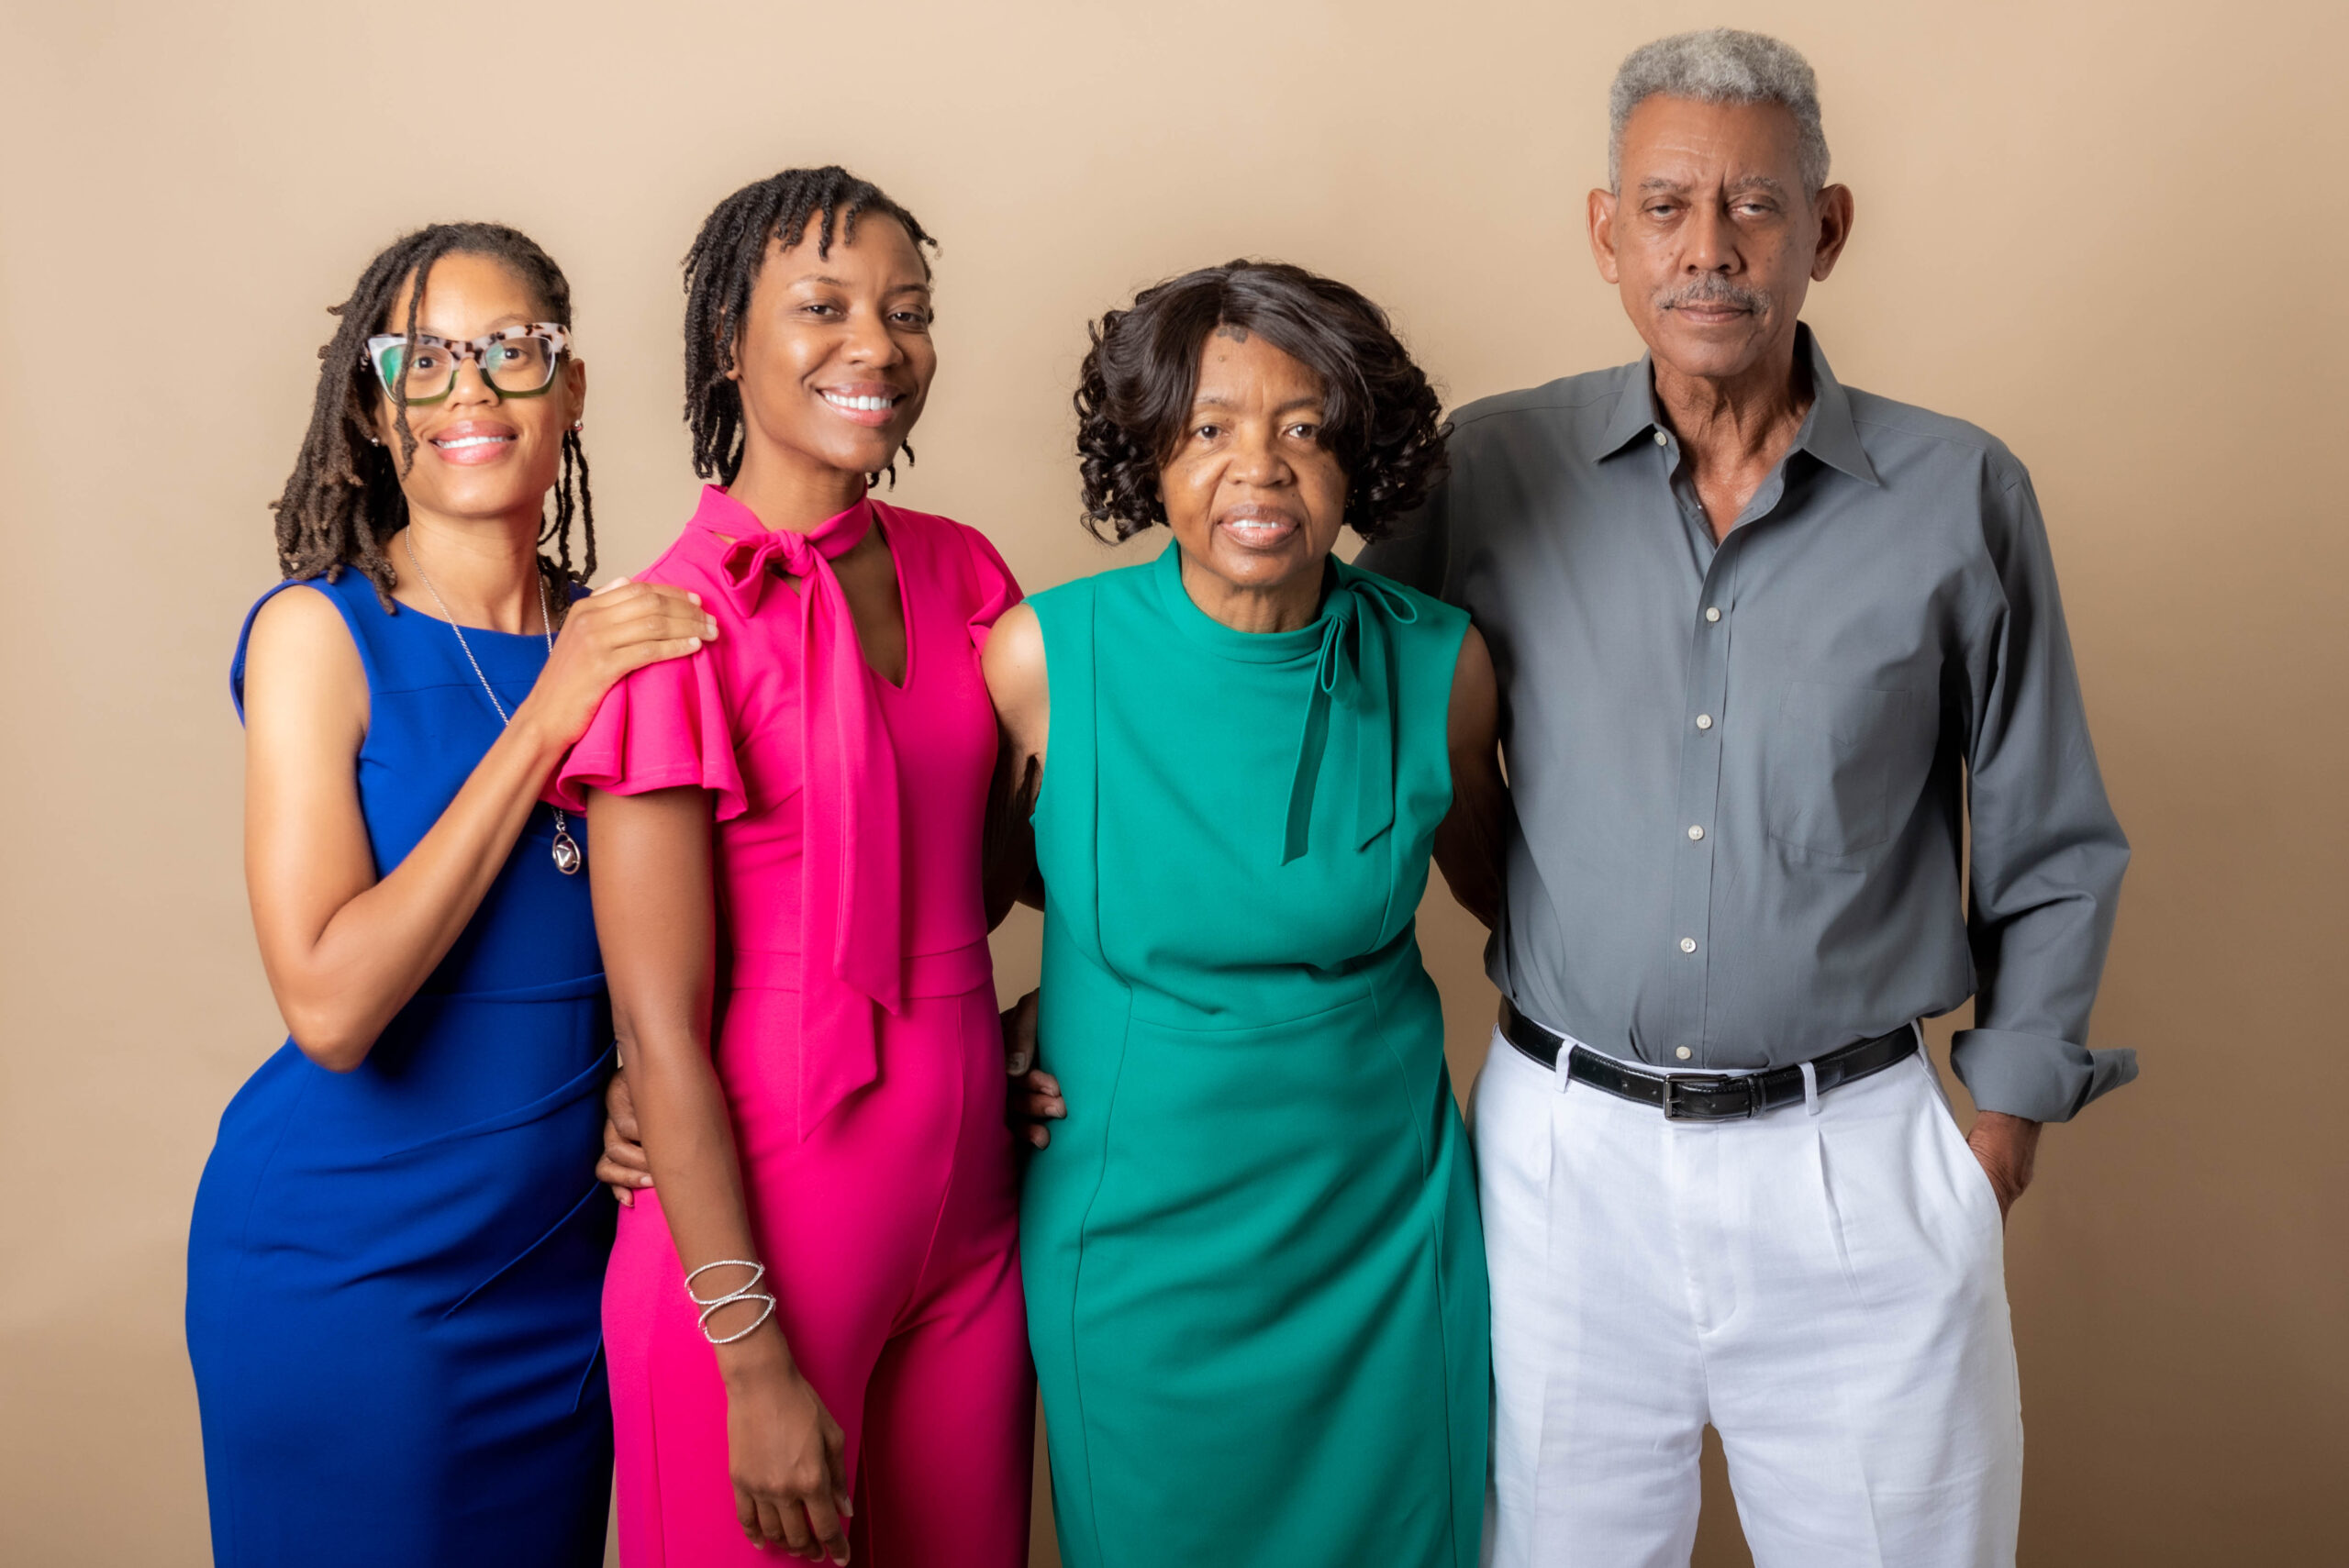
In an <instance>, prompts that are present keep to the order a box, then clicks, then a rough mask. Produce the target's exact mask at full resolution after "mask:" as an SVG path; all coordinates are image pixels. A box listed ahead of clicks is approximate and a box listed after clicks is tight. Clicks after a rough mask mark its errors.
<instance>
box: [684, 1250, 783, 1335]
mask: <svg viewBox="0 0 2349 1568" xmlns="http://www.w3.org/2000/svg"><path fill="white" fill-rule="evenodd" d="M712 1269H748V1270H750V1271H751V1277H750V1278H749V1279H746V1280H744V1281H743V1282H742V1283H741V1284H740V1285H738V1286H737V1287H735V1288H734V1289H732V1290H729V1291H728V1292H726V1293H725V1294H724V1295H723V1296H696V1295H695V1294H694V1281H696V1280H697V1279H699V1278H700V1277H701V1276H702V1275H704V1274H706V1273H709V1271H710V1270H712ZM766 1277H767V1266H766V1265H765V1264H764V1263H761V1262H753V1261H752V1260H751V1259H749V1258H720V1259H718V1261H717V1262H714V1263H704V1264H703V1265H702V1266H701V1267H699V1268H697V1269H695V1270H693V1271H692V1272H691V1273H687V1274H686V1275H685V1299H686V1300H687V1301H690V1302H692V1303H693V1304H694V1305H695V1306H696V1307H700V1308H701V1316H700V1318H699V1320H698V1326H699V1328H700V1329H701V1337H702V1338H703V1339H705V1340H708V1341H709V1342H710V1343H711V1344H713V1345H730V1344H732V1343H733V1342H734V1341H735V1340H741V1339H747V1338H749V1337H750V1336H751V1335H752V1334H754V1333H756V1332H757V1331H758V1329H759V1325H761V1324H762V1323H764V1322H765V1321H766V1320H767V1319H768V1318H772V1317H774V1296H771V1295H769V1294H768V1293H767V1292H765V1291H763V1290H761V1289H760V1288H759V1282H760V1281H761V1280H763V1279H764V1278H766ZM738 1301H757V1302H763V1303H764V1304H765V1305H764V1306H763V1307H760V1308H759V1315H758V1316H757V1317H756V1318H752V1319H751V1324H750V1327H748V1328H746V1329H742V1330H740V1332H739V1333H733V1334H728V1335H726V1336H724V1337H723V1338H720V1337H719V1336H718V1335H716V1334H713V1333H711V1332H710V1331H709V1320H710V1318H712V1317H714V1316H715V1315H716V1314H717V1313H718V1311H720V1310H721V1309H723V1308H725V1307H731V1306H733V1305H734V1304H735V1303H736V1302H738Z"/></svg>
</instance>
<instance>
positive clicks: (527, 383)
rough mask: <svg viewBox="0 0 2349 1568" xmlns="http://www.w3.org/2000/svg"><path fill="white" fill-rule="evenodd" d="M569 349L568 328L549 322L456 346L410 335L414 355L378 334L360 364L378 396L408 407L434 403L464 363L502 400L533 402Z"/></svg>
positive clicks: (394, 338)
mask: <svg viewBox="0 0 2349 1568" xmlns="http://www.w3.org/2000/svg"><path fill="white" fill-rule="evenodd" d="M570 347H571V329H570V328H567V327H558V326H556V325H555V324H554V323H553V322H551V321H533V322H530V323H529V324H527V325H525V326H521V327H507V328H500V329H499V330H497V331H495V332H489V333H484V335H483V336H481V337H478V338H474V339H470V340H469V341H466V342H462V343H452V342H451V341H450V340H449V339H446V338H435V337H434V336H432V335H431V334H430V333H429V332H418V333H417V335H416V350H415V352H414V353H413V354H411V353H410V352H409V351H408V340H407V335H406V333H403V332H382V333H378V334H376V335H375V336H374V337H373V338H370V339H367V350H366V353H365V355H364V356H363V358H364V361H365V362H366V363H368V364H370V365H373V367H374V370H375V379H376V380H377V381H378V382H380V383H382V384H383V388H384V393H385V394H386V395H389V396H393V397H400V396H403V395H405V397H406V402H407V405H408V406H409V407H411V408H413V407H415V406H417V404H419V403H438V402H440V400H441V399H442V398H444V397H446V396H448V395H449V394H450V393H451V392H452V391H454V390H455V389H456V385H457V367H458V366H459V365H462V364H463V363H464V362H465V361H467V360H471V361H473V362H474V363H475V364H477V365H479V366H480V367H481V373H482V379H483V380H484V381H486V382H487V383H489V384H490V386H491V388H492V389H493V390H494V391H495V392H496V393H497V394H498V395H500V396H503V397H536V396H537V395H539V394H540V393H542V392H544V391H545V390H546V389H547V388H548V387H550V386H552V385H553V384H554V372H555V367H556V366H557V365H559V364H561V363H562V356H563V352H564V350H567V349H569V348H570Z"/></svg>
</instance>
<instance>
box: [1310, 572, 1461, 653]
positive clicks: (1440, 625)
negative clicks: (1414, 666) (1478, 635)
mask: <svg viewBox="0 0 2349 1568" xmlns="http://www.w3.org/2000/svg"><path fill="white" fill-rule="evenodd" d="M1339 571H1340V572H1341V573H1343V574H1346V575H1349V576H1353V577H1357V578H1367V579H1369V580H1370V581H1371V582H1372V583H1374V584H1377V586H1378V588H1379V589H1380V590H1381V592H1382V593H1383V594H1384V595H1386V598H1387V599H1388V600H1389V601H1390V602H1391V603H1392V604H1393V605H1397V606H1400V607H1401V608H1403V609H1404V610H1405V611H1407V612H1408V613H1407V614H1403V615H1397V616H1396V617H1394V618H1395V619H1397V620H1398V621H1401V622H1402V623H1404V624H1405V625H1408V626H1415V627H1418V628H1420V630H1421V632H1422V634H1423V635H1431V636H1433V637H1434V638H1437V639H1441V640H1442V641H1443V642H1445V643H1446V644H1450V643H1453V642H1456V641H1458V640H1459V639H1460V638H1461V636H1462V635H1463V634H1464V633H1465V632H1466V631H1467V630H1468V612H1467V611H1466V610H1464V609H1462V608H1460V607H1459V606H1456V605H1447V604H1445V603H1444V602H1443V601H1442V599H1439V598H1437V597H1436V596H1435V595H1433V594H1429V593H1423V592H1421V591H1420V590H1419V589H1417V588H1414V587H1412V586H1411V585H1410V584H1408V583H1398V582H1397V581H1396V580H1395V579H1394V578H1392V577H1388V576H1386V575H1385V574H1384V573H1377V572H1373V571H1371V570H1370V569H1369V568H1368V567H1364V566H1353V565H1349V564H1346V563H1343V562H1341V563H1340V566H1339Z"/></svg>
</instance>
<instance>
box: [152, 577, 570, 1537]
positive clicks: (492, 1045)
mask: <svg viewBox="0 0 2349 1568" xmlns="http://www.w3.org/2000/svg"><path fill="white" fill-rule="evenodd" d="M293 586H296V585H295V584H280V585H279V586H278V588H275V589H273V590H271V593H270V594H269V595H263V596H262V601H261V603H262V604H265V603H267V602H268V600H269V598H270V597H271V596H273V595H275V594H276V593H279V592H282V591H284V589H285V588H288V587H293ZM300 586H301V587H303V588H304V589H305V590H306V591H311V592H317V593H322V594H324V595H327V597H328V599H330V600H332V601H333V602H334V604H335V606H337V608H339V609H340V611H341V612H342V618H343V621H344V623H345V624H346V625H347V626H348V627H349V628H350V629H351V639H352V640H353V641H354V642H356V643H357V644H358V646H359V655H360V659H361V662H362V663H363V664H364V665H365V667H366V672H367V689H368V701H369V705H370V716H369V720H368V726H367V738H366V741H365V743H364V744H363V745H362V747H361V749H360V752H359V760H358V781H359V798H360V804H361V807H362V811H363V812H364V814H365V817H366V822H367V835H368V840H369V841H370V843H371V844H372V845H373V850H374V855H375V864H376V867H377V869H378V872H379V873H389V872H390V871H391V870H392V868H393V867H394V866H396V865H397V864H398V863H399V862H400V861H401V859H402V857H404V856H405V855H406V853H407V852H408V851H409V850H410V849H412V848H414V847H415V845H416V843H417V840H420V839H422V838H423V837H424V834H425V833H426V831H427V830H428V829H429V828H431V826H432V825H433V823H434V822H436V821H438V820H439V818H440V814H441V813H442V812H443V811H444V810H446V809H447V807H448V805H449V803H450V801H451V799H452V798H454V796H455V795H456V793H457V790H458V789H459V787H460V786H461V785H462V784H463V783H464V782H465V779H466V777H467V776H468V775H469V774H470V773H472V771H473V766H474V765H475V764H476V763H477V762H480V760H481V757H482V754H483V753H484V752H485V751H488V749H489V747H490V745H491V744H492V743H493V742H494V741H495V740H496V739H497V736H498V733H499V730H500V728H501V726H500V724H499V720H498V717H497V715H496V713H495V711H493V710H492V709H491V707H490V705H489V700H488V697H487V695H485V694H484V692H483V691H482V689H481V684H480V682H479V681H477V680H476V679H475V678H474V675H473V669H472V667H471V666H470V665H468V664H467V663H466V662H465V657H464V654H463V653H462V651H460V650H459V648H458V646H457V639H456V637H455V635H454V634H453V633H452V632H451V630H450V628H449V626H448V624H447V623H446V622H443V621H440V620H436V619H433V618H431V617H428V616H425V615H423V614H421V613H420V612H418V611H416V610H412V609H405V608H404V609H400V610H397V611H395V612H391V613H386V612H385V610H384V608H383V606H382V605H381V604H379V603H378V602H377V600H376V598H375V590H374V588H373V584H370V583H369V582H368V581H367V579H366V578H365V577H363V576H362V575H360V574H359V573H356V572H350V571H346V572H344V573H342V574H341V580H340V582H336V583H328V582H326V581H324V580H322V579H321V580H317V581H313V582H310V583H308V584H300ZM260 608H261V604H256V605H255V606H253V613H255V614H257V613H259V611H260ZM251 631H252V616H251V615H250V614H249V615H248V616H247V617H246V618H245V628H244V631H243V633H241V634H240V635H239V638H238V640H237V654H236V660H235V662H234V664H233V665H232V666H231V668H230V673H229V682H230V687H231V690H232V692H233V694H234V695H236V697H237V700H238V710H239V714H240V715H241V713H242V711H243V689H244V668H245V645H246V640H247V639H248V638H250V635H251ZM465 635H466V637H467V638H468V639H469V640H470V641H471V642H472V644H473V653H474V656H475V657H476V658H478V659H479V660H480V661H481V664H482V669H483V671H484V673H486V674H487V675H488V677H489V679H490V682H491V684H493V685H495V687H496V689H497V694H498V698H499V700H500V701H501V702H503V703H504V704H505V705H506V707H507V712H509V713H510V712H512V711H513V710H514V708H515V706H517V705H518V704H519V703H520V702H521V700H522V698H523V697H524V696H526V695H529V690H530V686H531V684H532V683H533V682H535V681H536V680H537V678H538V675H539V672H540V668H541V667H542V666H543V665H544V664H545V662H546V657H547V651H546V644H545V642H544V641H543V640H542V639H540V638H539V637H537V636H535V635H532V636H527V637H517V636H509V635H506V634H503V633H499V632H494V631H475V630H473V629H472V628H467V629H466V634H465ZM571 830H572V832H573V835H574V836H575V837H577V838H578V839H579V840H581V842H582V843H583V844H584V842H585V838H586V834H585V824H584V823H583V822H580V821H579V820H578V819H577V818H575V817H574V818H573V820H572V823H571ZM553 837H554V828H553V818H552V816H551V813H550V812H549V811H548V809H547V808H546V807H544V806H540V808H539V810H538V811H537V813H536V814H535V815H534V816H533V817H532V818H531V821H530V824H529V828H527V829H526V830H525V831H524V833H523V835H522V837H521V840H519V842H518V843H517V844H516V846H515V849H514V851H513V854H512V855H511V856H510V857H509V858H508V860H507V863H506V867H505V869H504V870H503V871H501V872H500V873H498V877H497V880H496V882H495V884H493V885H492V886H491V888H490V890H489V894H488V895H487V896H486V897H485V898H484V900H483V901H482V905H481V907H480V909H479V910H478V911H476V912H475V914H474V915H473V920H472V922H471V923H470V924H469V925H467V926H466V928H465V929H464V932H463V934H462V935H461V936H460V937H459V938H458V939H457V942H456V945H455V946H454V947H453V948H451V950H450V952H449V955H448V957H447V958H446V959H444V960H443V961H442V962H441V963H440V967H439V968H438V969H437V970H436V971H434V973H433V974H432V976H431V978H430V979H429V980H428V981H427V982H426V983H425V984H424V986H423V989H422V990H421V991H419V992H418V993H417V995H416V996H415V997H414V998H413V999H411V1000H410V1001H409V1003H408V1004H407V1006H405V1007H404V1008H402V1009H401V1010H400V1012H399V1014H398V1016H397V1017H395V1018H394V1019H393V1020H392V1023H391V1025H390V1027H389V1028H387V1029H385V1030H384V1033H383V1036H382V1038H381V1039H380V1040H377V1042H376V1044H375V1047H374V1049H373V1051H370V1052H369V1054H368V1056H367V1060H366V1061H365V1062H363V1063H362V1064H361V1065H360V1066H359V1067H358V1068H357V1069H356V1070H354V1071H352V1072H350V1073H330V1072H328V1071H327V1070H326V1069H325V1068H322V1067H319V1066H317V1064H315V1063H314V1062H311V1061H310V1060H309V1059H308V1058H307V1057H306V1056H304V1055H303V1054H302V1052H301V1051H300V1050H299V1049H297V1048H296V1047H295V1045H294V1044H293V1042H292V1041H290V1040H289V1041H287V1042H286V1043H285V1044H284V1046H283V1047H282V1048H280V1050H279V1051H277V1053H276V1054H275V1055H273V1056H272V1057H271V1058H270V1059H269V1060H268V1061H267V1062H264V1063H263V1064H262V1067H261V1070H260V1071H259V1072H257V1073H254V1074H253V1076H252V1077H251V1079H250V1081H248V1082H247V1083H246V1084H245V1086H244V1087H243V1088H242V1089H241V1090H239V1092H238V1094H237V1096H236V1098H235V1099H234V1100H232V1101H231V1102H230V1103H229V1106H228V1111H227V1113H226V1114H225V1115H223V1116H222V1118H220V1133H219V1138H218V1140H217V1142H216V1144H215V1145H214V1147H213V1151H212V1158H211V1159H210V1161H209V1162H206V1166H205V1169H204V1180H203V1184H202V1185H201V1186H200V1187H199V1188H198V1190H197V1193H196V1199H195V1221H194V1225H193V1227H192V1229H191V1230H190V1233H189V1237H188V1289H187V1340H188V1353H189V1359H190V1360H191V1361H192V1362H194V1363H195V1382H196V1393H197V1396H198V1400H199V1403H200V1405H201V1407H202V1411H203V1418H204V1461H205V1472H206V1485H207V1487H208V1489H209V1491H210V1494H211V1504H212V1544H213V1553H214V1558H213V1560H214V1562H216V1563H217V1564H218V1565H219V1568H296V1565H299V1568H317V1564H320V1563H328V1562H331V1563H336V1564H339V1565H341V1568H360V1565H374V1564H381V1565H383V1568H394V1565H397V1568H423V1565H425V1564H430V1565H432V1568H462V1565H468V1564H474V1563H479V1564H484V1565H488V1564H495V1565H496V1568H539V1565H543V1568H595V1565H596V1564H600V1563H601V1562H602V1561H603V1551H604V1527H605V1513H606V1507H607V1500H608V1498H609V1496H610V1486H611V1407H610V1403H609V1400H608V1397H607V1394H606V1390H605V1383H604V1362H603V1353H602V1345H603V1339H602V1328H601V1322H600V1317H601V1294H602V1286H603V1274H604V1262H605V1256H606V1254H607V1251H609V1249H610V1245H611V1238H612V1221H613V1214H614V1205H613V1203H612V1201H611V1199H610V1198H609V1197H608V1196H607V1195H605V1193H604V1192H603V1190H602V1189H601V1188H600V1187H599V1186H598V1185H597V1184H596V1179H595V1164H596V1153H597V1151H598V1150H599V1149H600V1148H601V1145H602V1135H601V1134H602V1127H603V1110H602V1099H601V1091H602V1089H603V1086H604V1083H605V1079H606V1077H607V1075H608V1073H609V1072H610V1067H611V1040H612V1033H611V1020H610V1008H609V1004H608V1001H607V997H606V995H605V990H604V976H603V962H602V960H601V957H600V955H599V954H598V952H597V950H596V929H595V921H594V917H593V915H592V913H591V911H590V909H589V906H588V895H587V878H586V877H585V876H584V874H583V875H579V876H568V877H567V876H564V875H562V873H560V872H558V871H557V870H556V869H555V866H554V862H553V860H552V858H551V854H552V845H553Z"/></svg>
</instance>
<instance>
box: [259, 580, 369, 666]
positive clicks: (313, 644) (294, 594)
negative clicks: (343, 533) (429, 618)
mask: <svg viewBox="0 0 2349 1568" xmlns="http://www.w3.org/2000/svg"><path fill="white" fill-rule="evenodd" d="M353 583H356V584H359V585H360V587H361V589H362V591H363V592H364V594H365V595H366V606H365V608H366V609H368V610H372V611H373V612H374V613H376V614H378V615H381V614H383V613H384V609H383V606H380V605H379V604H377V603H376V602H375V588H374V584H372V583H369V582H368V581H367V580H366V579H365V578H364V577H362V576H361V575H360V574H359V573H356V572H351V571H347V570H346V571H345V572H344V573H342V574H341V582H340V583H339V584H338V583H328V581H327V580H326V579H325V578H323V577H320V578H307V579H304V580H302V581H300V582H291V583H280V584H278V585H277V586H276V587H274V588H272V589H271V590H270V591H269V592H268V593H266V594H264V595H262V596H261V598H260V600H259V601H258V602H257V603H255V604H254V606H253V607H252V609H251V610H250V612H249V613H248V614H247V616H246V617H245V634H244V638H243V640H242V644H241V646H240V647H239V650H238V659H237V662H238V665H239V671H240V673H241V672H243V671H250V670H252V669H256V668H262V667H265V666H271V665H274V664H275V663H277V662H280V661H284V660H317V659H329V660H347V661H349V662H350V664H351V668H352V669H357V668H358V667H359V646H358V643H357V641H356V640H355V639H354V638H353V637H352V635H351V625H350V620H349V616H350V614H351V611H350V610H349V609H347V608H345V606H344V605H343V604H340V603H338V602H337V601H338V600H344V601H347V600H348V598H349V596H350V595H349V589H350V585H351V584H353ZM339 589H340V590H341V591H340V592H338V590H339Z"/></svg>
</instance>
